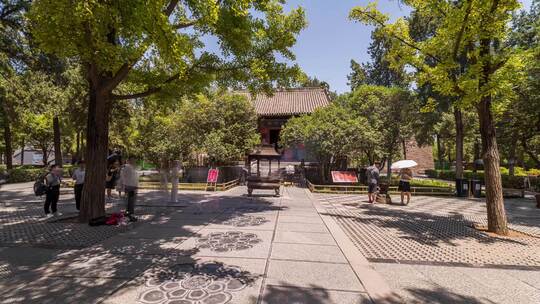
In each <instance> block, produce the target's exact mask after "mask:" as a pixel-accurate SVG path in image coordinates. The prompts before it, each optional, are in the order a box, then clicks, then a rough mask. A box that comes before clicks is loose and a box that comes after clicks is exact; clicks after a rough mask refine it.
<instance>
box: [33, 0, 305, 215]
mask: <svg viewBox="0 0 540 304" xmlns="http://www.w3.org/2000/svg"><path fill="white" fill-rule="evenodd" d="M29 18H30V22H31V25H32V34H33V36H34V37H35V39H36V41H37V42H38V44H39V46H40V48H41V49H43V50H44V51H45V52H48V53H52V54H55V55H56V56H58V57H60V58H75V59H77V60H78V61H79V62H80V63H81V64H82V66H83V67H84V68H85V76H86V79H87V80H88V82H89V92H88V96H89V104H88V124H87V130H88V132H87V151H86V161H87V175H86V177H85V178H86V181H85V188H84V190H83V191H84V192H83V198H82V204H81V213H80V219H81V220H84V221H86V220H88V219H89V218H93V217H97V216H102V215H103V214H104V212H105V209H104V197H103V188H104V186H103V181H102V179H103V176H104V174H105V160H104V159H105V157H106V154H107V150H108V140H109V117H110V113H111V109H112V105H113V104H114V103H115V102H116V101H118V100H122V99H135V98H141V97H146V96H149V95H152V94H156V93H160V94H161V95H162V97H163V98H169V99H176V100H179V98H178V97H179V96H182V95H186V94H188V93H193V92H198V91H201V90H203V89H204V88H206V87H207V85H208V84H209V83H211V82H217V83H219V84H220V85H226V86H232V87H236V86H243V87H247V88H249V89H250V90H252V91H257V90H265V91H270V90H271V89H272V86H273V85H278V86H282V87H285V86H289V85H291V84H292V83H293V82H295V79H296V77H297V76H298V74H299V68H298V67H297V66H296V65H292V66H291V65H289V64H287V60H289V61H292V60H294V59H295V57H294V54H293V53H292V51H291V47H292V46H293V45H294V44H295V42H296V35H297V34H298V33H299V32H300V31H301V30H302V29H303V28H304V27H305V25H306V21H305V17H304V11H303V10H302V9H301V8H298V9H293V10H291V11H290V12H288V13H285V12H284V8H283V1H277V0H231V1H213V0H194V1H178V0H156V1H150V2H148V1H139V0H135V1H133V0H129V1H128V0H119V1H112V2H111V1H105V2H103V1H83V2H75V3H74V2H73V1H69V0H57V1H50V0H36V1H33V2H32V7H31V9H30V14H29ZM212 39H214V41H216V43H215V45H213V46H214V47H208V46H207V45H208V44H213V43H212V42H208V41H209V40H210V41H212ZM212 50H215V51H212ZM279 58H284V59H285V60H283V61H280V59H279ZM175 96H176V98H174V97H175ZM171 97H172V98H171Z"/></svg>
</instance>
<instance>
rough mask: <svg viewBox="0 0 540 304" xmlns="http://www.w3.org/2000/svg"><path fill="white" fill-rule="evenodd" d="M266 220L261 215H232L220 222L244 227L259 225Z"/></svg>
mask: <svg viewBox="0 0 540 304" xmlns="http://www.w3.org/2000/svg"><path fill="white" fill-rule="evenodd" d="M266 222H268V220H267V219H266V218H265V217H262V216H251V215H244V216H238V217H233V218H231V219H228V220H226V221H223V222H222V223H221V224H223V225H229V226H235V227H246V226H260V225H262V224H264V223H266Z"/></svg>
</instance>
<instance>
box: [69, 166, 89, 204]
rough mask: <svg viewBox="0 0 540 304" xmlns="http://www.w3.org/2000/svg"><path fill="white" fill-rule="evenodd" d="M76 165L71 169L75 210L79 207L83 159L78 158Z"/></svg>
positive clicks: (82, 184)
mask: <svg viewBox="0 0 540 304" xmlns="http://www.w3.org/2000/svg"><path fill="white" fill-rule="evenodd" d="M78 165H79V166H78V167H77V169H75V171H73V175H72V178H73V180H74V181H75V187H74V191H75V207H76V208H77V210H80V209H81V196H82V190H83V186H84V175H85V173H86V171H85V164H84V160H80V161H79V162H78Z"/></svg>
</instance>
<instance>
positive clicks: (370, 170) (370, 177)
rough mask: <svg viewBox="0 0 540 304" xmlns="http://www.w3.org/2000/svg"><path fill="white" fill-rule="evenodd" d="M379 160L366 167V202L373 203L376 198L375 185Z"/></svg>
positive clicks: (377, 180) (377, 179)
mask: <svg viewBox="0 0 540 304" xmlns="http://www.w3.org/2000/svg"><path fill="white" fill-rule="evenodd" d="M379 167H380V163H379V162H374V163H372V164H371V166H369V167H367V168H366V174H367V182H368V202H369V203H370V204H374V203H375V201H376V200H377V185H378V183H379Z"/></svg>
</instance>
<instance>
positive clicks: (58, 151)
mask: <svg viewBox="0 0 540 304" xmlns="http://www.w3.org/2000/svg"><path fill="white" fill-rule="evenodd" d="M53 133H54V163H55V164H56V165H58V166H60V167H62V165H63V160H62V142H61V138H60V136H61V134H60V121H59V119H58V116H54V118H53Z"/></svg>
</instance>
